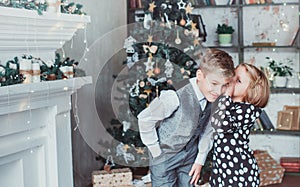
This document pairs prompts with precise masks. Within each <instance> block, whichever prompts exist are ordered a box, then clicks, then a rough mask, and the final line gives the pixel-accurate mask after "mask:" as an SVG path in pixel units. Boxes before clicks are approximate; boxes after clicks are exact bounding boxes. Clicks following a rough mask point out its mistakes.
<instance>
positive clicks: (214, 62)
mask: <svg viewBox="0 0 300 187" xmlns="http://www.w3.org/2000/svg"><path fill="white" fill-rule="evenodd" d="M199 68H200V69H201V71H204V72H206V73H212V72H213V73H221V74H222V75H223V76H225V77H226V78H229V77H233V76H234V75H235V73H234V63H233V60H232V57H231V56H230V55H229V54H228V53H227V52H225V51H222V50H219V49H215V48H213V49H207V50H206V52H205V55H204V56H203V57H202V60H201V63H200V66H199Z"/></svg>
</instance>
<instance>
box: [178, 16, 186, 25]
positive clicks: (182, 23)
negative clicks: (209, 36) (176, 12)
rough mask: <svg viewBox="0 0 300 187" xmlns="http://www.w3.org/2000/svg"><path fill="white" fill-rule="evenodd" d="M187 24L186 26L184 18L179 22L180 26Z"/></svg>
mask: <svg viewBox="0 0 300 187" xmlns="http://www.w3.org/2000/svg"><path fill="white" fill-rule="evenodd" d="M185 24H186V21H185V20H184V19H183V18H182V19H181V20H180V22H179V25H181V26H185Z"/></svg>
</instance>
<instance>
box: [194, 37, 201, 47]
mask: <svg viewBox="0 0 300 187" xmlns="http://www.w3.org/2000/svg"><path fill="white" fill-rule="evenodd" d="M198 45H200V42H199V38H195V39H194V47H196V46H198Z"/></svg>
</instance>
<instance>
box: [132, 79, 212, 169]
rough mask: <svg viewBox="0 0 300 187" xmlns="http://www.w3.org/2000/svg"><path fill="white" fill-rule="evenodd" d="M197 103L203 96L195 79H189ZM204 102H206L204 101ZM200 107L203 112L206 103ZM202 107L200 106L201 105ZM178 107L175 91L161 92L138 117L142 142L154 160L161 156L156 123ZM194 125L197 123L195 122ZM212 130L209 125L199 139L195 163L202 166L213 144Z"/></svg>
mask: <svg viewBox="0 0 300 187" xmlns="http://www.w3.org/2000/svg"><path fill="white" fill-rule="evenodd" d="M189 81H190V83H191V85H192V87H193V90H194V91H195V93H196V96H197V99H198V101H201V100H202V99H203V98H204V96H203V94H202V93H201V92H200V90H199V88H198V85H197V83H196V78H191V79H189ZM205 101H206V100H205ZM205 101H204V103H203V105H204V106H201V108H202V110H204V107H205V104H206V102H205ZM201 105H202V104H201ZM178 107H179V99H178V96H177V94H176V92H175V91H173V90H167V91H162V92H161V94H160V96H159V97H157V98H155V99H154V100H153V101H152V102H151V104H150V105H149V106H148V107H147V108H146V109H144V110H143V111H142V112H141V113H140V114H139V115H138V123H139V130H140V135H141V139H142V142H143V143H144V144H145V145H146V146H147V147H148V149H149V151H150V152H151V154H152V156H153V157H154V158H155V157H157V156H159V155H160V154H161V149H160V146H159V139H158V136H157V131H156V123H157V122H158V121H160V120H163V119H165V118H167V117H169V116H170V115H171V114H172V113H173V112H174V111H175V110H176V109H177V108H178ZM195 123H198V122H197V121H195ZM212 135H213V128H212V126H211V124H210V123H209V124H208V125H207V127H206V128H205V131H204V133H203V135H202V136H201V137H200V138H199V143H198V154H197V157H196V160H195V163H198V164H201V165H204V163H205V159H206V156H207V154H208V152H209V150H210V149H211V147H212V143H213V137H212Z"/></svg>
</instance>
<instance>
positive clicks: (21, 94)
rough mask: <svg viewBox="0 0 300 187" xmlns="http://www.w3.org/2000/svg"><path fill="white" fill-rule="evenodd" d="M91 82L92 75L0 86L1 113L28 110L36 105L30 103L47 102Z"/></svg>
mask: <svg viewBox="0 0 300 187" xmlns="http://www.w3.org/2000/svg"><path fill="white" fill-rule="evenodd" d="M91 83H92V77H90V76H88V77H76V78H71V79H66V80H55V81H44V82H39V83H30V84H15V85H10V86H3V87H0V115H2V114H5V113H8V112H9V111H10V110H17V111H23V110H28V108H26V107H28V105H31V106H30V108H31V109H33V108H35V106H32V104H30V103H38V104H39V105H37V106H40V104H41V103H45V102H46V104H47V102H49V98H50V97H61V96H65V95H70V94H72V93H73V92H75V91H76V90H77V89H80V88H81V87H82V86H83V85H86V84H91ZM47 100H48V101H47Z"/></svg>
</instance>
